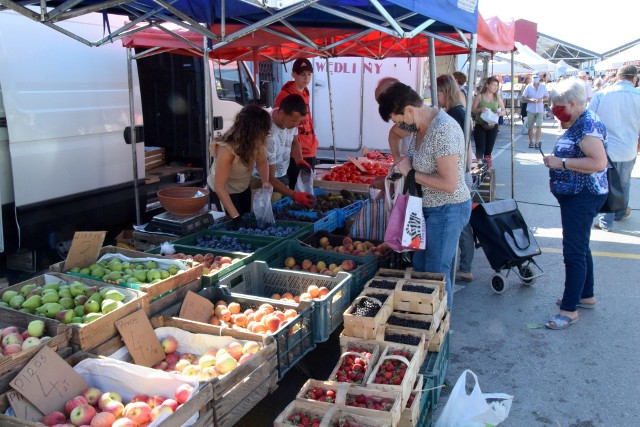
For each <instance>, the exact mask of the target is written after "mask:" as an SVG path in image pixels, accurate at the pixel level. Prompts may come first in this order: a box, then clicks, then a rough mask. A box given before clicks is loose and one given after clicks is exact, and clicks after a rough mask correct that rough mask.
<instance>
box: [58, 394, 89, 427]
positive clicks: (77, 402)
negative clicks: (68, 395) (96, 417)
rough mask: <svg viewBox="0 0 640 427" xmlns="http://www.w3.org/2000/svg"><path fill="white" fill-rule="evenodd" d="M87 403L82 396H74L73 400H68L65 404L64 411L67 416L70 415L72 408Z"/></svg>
mask: <svg viewBox="0 0 640 427" xmlns="http://www.w3.org/2000/svg"><path fill="white" fill-rule="evenodd" d="M88 403H89V402H88V401H87V399H85V397H84V396H76V397H74V398H73V399H71V400H68V401H67V403H65V405H64V410H65V412H66V413H67V414H70V413H71V411H73V408H75V407H76V406H80V405H87V404H88ZM89 421H91V420H89ZM72 422H73V421H72ZM74 424H75V423H74ZM80 424H85V423H80ZM86 424H89V423H86Z"/></svg>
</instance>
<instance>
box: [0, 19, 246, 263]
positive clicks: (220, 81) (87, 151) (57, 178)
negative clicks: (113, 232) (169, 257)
mask: <svg viewBox="0 0 640 427" xmlns="http://www.w3.org/2000/svg"><path fill="white" fill-rule="evenodd" d="M109 19H110V20H111V22H112V23H114V24H115V23H116V21H118V20H122V21H124V20H125V19H126V18H125V17H119V16H112V15H110V16H109ZM62 26H64V27H65V28H67V29H68V30H70V31H71V32H73V33H76V34H81V35H83V36H84V37H85V38H86V39H88V40H97V39H100V38H101V37H103V35H104V31H105V28H104V26H103V21H102V15H100V14H94V15H87V16H82V17H79V18H75V19H74V20H73V22H65V23H63V24H62ZM202 61H203V60H202V59H201V58H196V57H188V56H179V55H170V54H163V55H156V56H150V57H148V58H144V59H141V60H139V61H134V63H133V67H134V68H133V70H134V71H133V94H134V100H135V101H134V104H135V107H134V110H135V124H136V126H141V125H142V124H143V122H144V124H145V127H144V132H140V135H144V138H141V139H142V141H143V142H144V144H143V143H139V144H137V147H136V151H137V159H138V164H137V170H138V177H139V180H140V181H139V183H140V185H141V191H140V196H141V199H142V200H141V201H140V203H141V206H142V207H143V209H142V210H143V212H144V206H145V205H146V203H145V202H146V201H145V200H144V198H145V196H146V195H147V193H149V194H153V193H152V192H153V190H154V188H155V187H154V188H145V187H144V178H145V168H144V161H145V160H144V145H145V144H146V145H149V146H159V147H164V148H165V150H166V160H167V163H169V162H172V161H177V162H180V163H181V164H187V163H188V164H192V165H193V166H201V167H202V168H203V170H204V169H205V168H204V166H205V164H206V155H205V153H206V145H207V144H206V142H205V139H206V135H205V129H204V126H205V119H204V117H205V116H204V114H205V113H204V101H203V99H204V78H203V75H204V72H203V68H204V67H203V63H202ZM210 71H211V73H212V81H216V82H217V84H216V90H215V91H213V93H212V94H211V97H212V105H213V107H212V108H213V114H214V117H215V119H214V122H215V124H216V129H218V130H217V131H216V133H217V132H224V130H225V129H226V128H228V127H229V126H230V125H231V123H232V121H233V117H234V116H235V114H236V113H237V111H239V110H240V109H241V108H242V105H244V104H247V103H251V102H257V100H256V98H257V96H258V91H257V90H256V88H255V85H254V84H253V81H252V79H251V75H250V73H249V72H248V70H247V68H246V67H245V66H244V64H243V63H241V62H236V63H229V64H227V65H224V66H222V65H219V64H215V63H213V62H211V64H210ZM214 78H215V80H214ZM141 94H142V96H141ZM129 112H130V109H129V86H128V76H127V53H126V49H125V48H124V47H122V44H121V43H120V42H119V41H116V42H114V43H112V44H107V45H104V46H101V47H97V48H95V47H94V48H91V47H88V46H85V45H83V44H81V43H80V42H78V41H76V40H73V39H72V38H70V37H68V36H65V35H63V34H61V33H59V32H57V31H55V30H53V29H51V28H48V27H46V26H44V25H41V24H39V23H35V22H33V21H31V20H29V19H27V18H25V17H23V16H21V15H18V14H16V13H14V12H11V11H2V12H0V201H1V203H2V216H1V217H0V221H1V222H0V253H1V252H3V251H4V252H5V255H6V254H9V255H11V256H13V255H14V254H15V253H16V251H17V250H18V249H21V250H23V253H26V259H27V260H28V262H27V264H30V265H27V266H24V265H22V266H19V267H16V268H21V269H25V270H31V271H34V270H36V269H39V268H44V267H46V266H48V265H50V264H51V263H52V262H55V261H57V257H58V254H57V253H56V249H57V248H58V247H59V244H60V243H62V242H66V241H69V240H70V239H71V238H72V236H73V232H75V231H77V230H104V229H107V230H108V229H111V228H112V227H114V226H117V225H126V224H128V223H132V222H134V221H135V218H136V214H135V203H134V190H133V163H132V162H133V161H132V152H131V145H129V144H127V143H126V141H125V133H127V134H128V132H127V129H128V126H129V122H130V116H129ZM127 139H128V138H127ZM204 176H206V171H204ZM203 182H204V180H203ZM36 252H37V253H38V258H37V259H36V256H35V255H36ZM24 260H25V258H24V257H22V258H20V260H18V262H17V263H15V264H18V265H20V262H21V261H22V262H24ZM0 261H2V264H0V270H2V269H3V268H4V264H5V263H4V260H0Z"/></svg>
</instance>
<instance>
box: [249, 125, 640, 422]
mask: <svg viewBox="0 0 640 427" xmlns="http://www.w3.org/2000/svg"><path fill="white" fill-rule="evenodd" d="M520 131H521V127H520V125H519V124H518V125H517V126H515V132H514V137H515V143H514V147H515V152H514V157H513V158H514V161H513V167H514V176H515V180H514V182H515V184H514V185H513V191H514V193H513V195H512V184H511V183H512V179H511V176H512V169H511V164H512V162H511V146H510V127H509V126H502V127H501V130H500V133H499V137H498V141H497V143H496V147H495V150H494V160H493V165H494V169H495V170H496V182H497V188H496V199H505V198H514V199H515V200H516V201H517V202H518V206H519V209H520V211H521V212H522V214H523V216H524V218H525V220H526V222H527V224H528V225H529V227H530V228H531V229H532V230H533V232H534V234H535V237H536V239H537V242H538V244H539V246H540V247H541V248H542V254H541V255H539V256H537V257H536V258H535V259H536V261H537V262H538V264H539V265H540V266H541V267H542V269H543V270H544V275H543V276H542V277H540V278H539V279H538V280H537V282H536V283H535V284H534V285H533V286H524V285H523V284H522V283H521V282H520V280H519V279H518V278H517V276H515V274H513V273H511V274H510V275H509V276H508V286H509V287H508V289H507V290H506V292H505V293H504V294H502V295H498V294H496V293H494V292H493V291H492V289H491V287H490V285H489V283H490V278H491V276H492V274H494V271H493V270H492V269H491V267H490V265H489V263H488V261H487V259H486V257H485V255H484V253H483V251H482V249H477V250H476V257H475V260H474V263H473V275H474V277H475V280H474V281H473V282H472V283H470V284H465V285H464V286H463V287H460V288H458V290H457V292H455V296H454V304H453V312H452V323H451V335H450V346H451V347H450V358H449V367H448V370H447V373H446V377H445V387H444V388H443V392H442V397H441V399H440V403H439V407H438V411H437V412H436V416H437V415H438V414H439V413H440V412H441V411H442V408H443V407H444V405H445V404H446V402H447V399H448V396H449V392H450V391H451V388H452V387H453V385H454V384H455V382H456V380H457V378H458V377H459V376H460V374H461V373H462V372H463V371H464V370H465V369H470V370H472V371H473V372H475V373H476V374H477V375H478V379H479V383H480V386H481V388H482V391H483V392H485V393H488V392H502V393H508V394H511V395H513V396H514V400H513V405H512V407H511V413H510V415H509V418H508V419H507V420H506V421H505V422H504V423H503V424H501V425H504V426H505V427H508V426H517V427H520V426H527V427H529V426H531V427H537V426H562V427H591V426H616V427H626V426H637V425H638V423H639V421H638V420H640V406H639V405H638V404H637V397H638V396H639V395H640V382H639V381H638V379H639V378H640V367H639V366H640V365H639V363H638V360H639V359H638V348H639V344H640V329H638V327H637V325H638V320H639V318H640V315H639V314H638V310H637V307H638V305H640V295H639V294H638V290H637V288H638V279H637V274H638V271H640V250H639V248H640V180H639V179H638V178H640V162H639V163H638V164H636V168H635V170H634V172H633V179H632V184H631V186H632V187H631V202H630V206H631V208H632V213H631V216H629V217H628V218H626V219H624V220H623V221H620V222H617V223H616V224H615V229H614V232H611V233H607V232H604V231H600V230H596V229H594V230H593V232H592V235H591V249H592V251H593V255H594V269H595V277H596V296H597V298H598V303H597V307H596V308H595V309H593V310H580V320H579V321H578V322H577V323H576V324H575V325H573V326H571V327H570V328H569V329H567V330H563V331H551V330H548V329H545V328H544V327H542V324H544V323H545V322H546V321H547V320H548V319H549V318H550V317H551V316H552V315H553V314H555V313H556V312H557V310H558V307H557V306H556V305H555V301H556V299H557V298H558V297H559V296H560V295H561V294H562V290H563V286H564V264H563V259H562V240H561V232H562V230H561V224H560V212H559V208H558V204H557V202H556V200H555V198H554V197H553V196H552V195H551V194H550V193H549V186H548V170H547V169H546V168H545V167H544V166H543V165H542V158H541V155H540V153H539V152H538V151H537V150H533V149H529V148H528V138H527V136H526V135H521V133H520ZM560 133H561V131H560V129H559V128H558V126H557V125H556V126H555V127H554V126H553V123H552V122H551V121H546V122H545V123H544V126H543V137H542V143H543V149H544V150H545V152H549V151H550V150H551V148H552V147H553V145H554V143H555V141H556V139H557V138H558V136H559V135H560ZM505 272H506V271H505ZM338 332H339V331H338ZM336 337H337V333H334V334H333V336H332V338H331V339H330V340H329V341H327V342H326V343H323V344H320V345H319V346H318V348H317V349H316V350H314V351H313V352H312V353H310V354H309V356H307V357H306V358H305V359H304V363H303V364H301V365H300V367H299V368H294V369H292V370H291V371H289V373H287V375H286V376H285V377H284V378H283V379H282V380H281V381H280V383H279V387H278V389H277V390H276V391H275V392H274V393H273V394H272V395H271V396H269V397H267V398H266V399H264V400H263V401H262V402H260V403H259V404H258V406H257V407H256V408H255V409H254V410H253V411H251V414H250V415H248V416H246V417H244V418H242V419H241V420H239V423H238V424H237V425H245V426H246V425H252V426H253V425H255V426H259V425H264V426H266V425H271V423H272V421H273V420H274V419H275V417H276V416H277V415H278V414H279V412H280V411H281V410H282V409H283V408H284V407H285V406H286V405H287V404H288V403H289V402H291V401H292V400H293V399H294V398H295V394H296V393H297V392H298V390H299V389H300V386H301V385H302V384H303V383H304V381H305V380H306V379H307V378H308V377H309V376H311V377H312V378H316V379H326V378H327V377H328V375H329V373H330V372H331V370H332V369H333V367H334V365H335V364H336V362H337V359H338V357H339V350H338V343H337V339H336Z"/></svg>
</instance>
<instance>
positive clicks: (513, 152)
mask: <svg viewBox="0 0 640 427" xmlns="http://www.w3.org/2000/svg"><path fill="white" fill-rule="evenodd" d="M513 59H514V58H513V50H511V113H510V117H511V198H512V199H515V198H516V186H515V182H516V170H515V157H516V147H515V135H514V134H515V132H514V126H515V125H514V123H513V118H514V117H515V116H514V115H513V114H514V111H515V108H514V106H513V104H514V99H515V98H514V97H513V85H514V77H515V76H514V71H515V69H514V68H515V67H514V65H513Z"/></svg>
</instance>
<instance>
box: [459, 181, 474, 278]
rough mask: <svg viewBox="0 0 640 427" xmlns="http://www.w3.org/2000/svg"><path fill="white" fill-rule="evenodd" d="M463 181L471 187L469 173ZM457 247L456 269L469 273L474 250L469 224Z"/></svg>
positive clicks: (463, 231) (465, 227) (463, 230)
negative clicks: (458, 256) (458, 251)
mask: <svg viewBox="0 0 640 427" xmlns="http://www.w3.org/2000/svg"><path fill="white" fill-rule="evenodd" d="M464 180H465V182H466V183H467V187H469V188H471V186H472V185H473V181H472V178H471V173H469V172H467V173H466V174H465V175H464ZM458 247H459V248H460V262H459V265H458V269H459V270H460V271H462V272H463V273H471V264H472V263H473V256H474V252H475V250H476V246H475V241H474V239H473V230H472V229H471V224H469V223H467V224H466V225H465V226H464V227H463V228H462V233H461V234H460V240H459V241H458Z"/></svg>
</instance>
